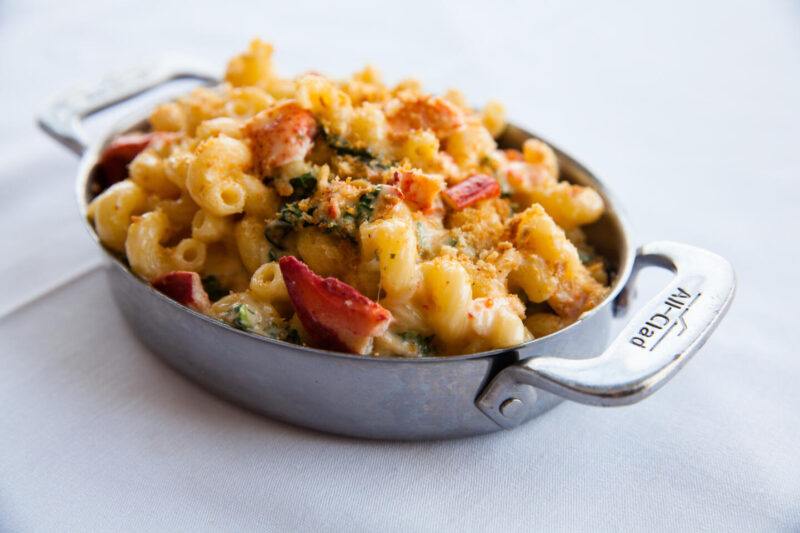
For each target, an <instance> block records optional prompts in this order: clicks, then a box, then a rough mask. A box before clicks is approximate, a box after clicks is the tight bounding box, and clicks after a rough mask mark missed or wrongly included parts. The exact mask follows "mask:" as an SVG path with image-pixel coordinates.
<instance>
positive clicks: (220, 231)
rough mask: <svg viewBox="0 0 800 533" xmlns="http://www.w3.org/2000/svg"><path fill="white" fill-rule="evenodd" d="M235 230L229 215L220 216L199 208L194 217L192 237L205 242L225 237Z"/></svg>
mask: <svg viewBox="0 0 800 533" xmlns="http://www.w3.org/2000/svg"><path fill="white" fill-rule="evenodd" d="M232 230H233V222H232V221H231V219H230V218H228V217H218V216H215V215H212V214H210V213H207V212H205V211H203V210H202V209H198V210H197V212H196V213H195V214H194V217H193V218H192V237H193V238H195V239H197V240H198V241H202V242H205V243H211V242H217V241H221V240H222V239H224V238H225V237H226V236H227V235H228V234H229V233H230V232H231V231H232Z"/></svg>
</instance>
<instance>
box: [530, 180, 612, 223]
mask: <svg viewBox="0 0 800 533" xmlns="http://www.w3.org/2000/svg"><path fill="white" fill-rule="evenodd" d="M526 198H527V199H528V201H530V202H535V203H538V204H540V205H541V206H542V207H544V209H545V211H547V214H548V215H550V216H551V217H553V220H555V222H556V224H558V225H559V226H561V227H562V228H563V229H565V230H569V229H572V228H577V227H578V226H583V225H584V224H591V223H592V222H595V221H596V220H597V219H598V218H600V216H601V215H602V214H603V211H604V209H605V205H604V204H603V198H602V197H601V196H600V194H599V193H598V192H597V191H595V190H594V189H590V188H589V187H582V186H580V185H572V184H571V183H567V182H563V181H562V182H560V183H558V184H556V185H554V186H552V187H534V188H533V189H531V190H530V191H529V192H528V193H527V194H526Z"/></svg>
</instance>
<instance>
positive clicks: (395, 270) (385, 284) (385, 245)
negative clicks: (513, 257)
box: [361, 218, 418, 300]
mask: <svg viewBox="0 0 800 533" xmlns="http://www.w3.org/2000/svg"><path fill="white" fill-rule="evenodd" d="M361 246H362V257H363V258H365V259H367V260H369V259H370V258H371V256H373V255H375V254H377V257H378V264H379V266H380V276H381V287H382V288H383V290H384V291H386V295H387V297H389V298H392V299H396V300H407V299H409V298H411V296H413V295H414V292H415V291H416V288H417V277H418V276H417V264H416V263H417V237H416V235H415V234H414V230H413V229H412V227H411V223H410V222H409V221H408V220H404V219H397V218H391V219H384V220H379V221H376V222H373V223H371V224H364V225H362V226H361Z"/></svg>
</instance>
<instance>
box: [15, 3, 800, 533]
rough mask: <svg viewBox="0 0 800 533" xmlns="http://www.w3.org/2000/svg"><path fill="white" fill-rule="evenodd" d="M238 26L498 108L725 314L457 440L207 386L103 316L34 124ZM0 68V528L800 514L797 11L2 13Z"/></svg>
mask: <svg viewBox="0 0 800 533" xmlns="http://www.w3.org/2000/svg"><path fill="white" fill-rule="evenodd" d="M254 36H262V37H264V38H265V39H267V40H270V41H272V42H273V43H274V44H275V45H276V49H277V54H276V55H277V61H278V65H279V68H281V70H282V71H283V72H287V73H293V72H302V71H305V70H308V69H317V70H323V71H325V72H329V73H331V74H334V75H344V74H346V73H349V72H352V71H354V70H355V69H357V68H360V67H361V66H362V64H364V63H366V62H373V63H375V64H377V65H378V66H379V67H381V69H382V70H383V71H384V73H385V74H386V77H387V78H388V79H390V80H397V79H399V78H400V77H402V76H404V75H406V74H409V73H413V74H416V75H418V76H419V77H420V78H422V79H423V80H424V81H425V82H426V85H427V86H428V87H430V88H431V89H433V90H437V91H440V90H443V89H445V88H446V87H448V86H455V87H459V88H462V89H464V90H465V91H466V92H467V94H468V96H469V97H470V100H471V101H473V102H475V104H476V105H482V104H483V102H485V101H486V100H487V99H489V98H496V99H499V100H501V101H503V102H504V104H505V105H506V107H507V109H508V111H509V115H510V116H511V117H513V119H514V121H515V122H517V123H518V124H520V125H523V126H525V127H528V128H530V129H532V130H534V131H537V132H539V133H541V134H542V135H544V136H545V137H547V138H549V139H550V140H552V141H553V142H554V143H555V144H557V145H559V146H562V147H564V148H566V149H567V150H568V151H569V152H570V153H572V154H574V155H576V156H577V157H578V158H579V159H580V160H581V161H583V162H585V163H586V164H588V166H589V167H590V168H592V169H593V170H594V171H595V172H597V174H598V175H599V176H601V178H602V179H604V180H605V181H606V183H607V184H608V185H609V186H610V187H611V188H612V189H613V190H614V191H615V192H616V194H617V196H618V197H619V199H620V200H621V201H622V204H623V205H624V206H625V207H626V208H627V211H628V214H629V216H630V219H631V220H632V221H633V222H634V228H635V232H636V238H637V241H638V242H646V241H648V240H655V239H671V240H677V241H683V242H687V243H690V244H695V245H698V246H702V247H706V248H708V249H711V250H713V251H715V252H717V253H719V254H721V255H723V256H725V257H727V258H728V259H729V260H730V261H731V262H732V263H733V264H734V266H735V268H736V270H737V274H738V277H739V290H738V294H737V297H736V301H735V302H734V305H733V308H732V309H731V312H730V313H729V315H728V317H727V318H726V320H725V321H724V322H723V324H722V325H721V326H720V328H719V330H718V331H717V333H716V334H715V335H714V336H713V337H712V338H711V340H710V341H709V343H708V344H707V345H706V347H705V348H703V350H702V351H701V352H700V353H699V354H698V356H697V357H696V359H695V360H694V361H692V362H691V363H690V364H689V365H688V366H687V367H686V368H685V369H684V370H682V371H681V372H680V374H678V376H677V377H676V378H675V379H674V380H673V382H672V383H670V384H669V385H668V386H666V387H665V388H664V389H663V390H661V391H659V392H658V393H657V394H656V395H655V396H653V397H652V398H650V399H648V400H646V401H645V402H643V403H641V404H638V405H635V406H631V407H626V408H620V409H598V408H590V407H585V406H580V405H575V404H564V405H562V406H560V407H558V408H557V409H556V410H554V411H552V412H550V413H548V414H547V415H545V416H543V417H541V418H540V419H537V420H535V421H533V422H531V423H529V424H527V425H525V426H523V427H520V428H518V429H515V430H513V431H509V432H500V433H497V434H494V435H490V436H484V437H479V438H473V439H464V440H459V441H450V442H433V443H392V442H369V441H359V440H351V439H344V438H339V437H332V436H328V435H324V434H319V433H315V432H311V431H306V430H303V429H299V428H295V427H291V426H288V425H285V424H281V423H277V422H273V421H270V420H268V419H265V418H262V417H259V416H257V415H255V414H252V413H250V412H247V411H245V410H243V409H240V408H237V407H235V406H232V405H230V404H228V403H225V402H223V401H221V400H218V399H216V398H215V397H213V396H211V395H209V394H207V393H206V392H204V391H203V390H202V389H200V388H198V387H196V386H194V385H193V384H191V383H189V382H187V381H186V380H185V379H183V378H182V377H180V376H179V375H177V374H175V373H174V372H173V371H171V370H170V369H168V368H167V367H166V366H164V365H163V364H161V363H160V362H159V361H158V360H157V359H155V358H154V357H153V356H152V355H150V354H149V352H147V350H145V349H144V348H143V347H142V346H141V345H140V344H139V343H138V341H137V340H136V339H135V338H134V337H133V336H132V334H131V333H130V331H129V330H128V329H127V327H126V325H125V323H124V322H123V321H122V320H121V318H120V316H119V314H118V312H117V311H116V309H115V307H114V306H113V304H112V302H111V300H110V295H109V292H108V289H107V287H106V284H105V281H104V278H103V275H102V269H101V268H98V267H97V265H98V264H99V260H100V254H99V252H98V251H97V250H96V248H95V246H94V244H93V243H92V242H91V240H90V239H89V237H88V236H87V235H86V234H85V231H84V229H83V227H82V224H83V223H82V222H81V221H80V220H79V217H78V215H77V211H76V208H75V202H74V198H73V196H72V187H73V179H74V174H75V170H76V166H77V161H76V159H75V158H74V157H72V155H71V154H69V153H68V152H67V151H65V150H64V149H62V148H60V147H58V146H57V145H56V144H55V143H53V142H52V141H50V140H48V139H47V138H45V136H44V135H43V134H41V133H40V132H39V131H37V130H36V128H35V125H34V117H35V114H36V111H37V109H38V108H40V107H41V106H42V104H43V103H45V102H46V100H47V99H48V98H49V97H51V96H52V95H53V94H54V93H56V92H57V91H58V90H62V89H66V88H68V87H70V86H72V85H74V84H75V83H77V82H79V81H84V80H89V81H90V80H91V79H97V78H99V77H101V76H102V75H104V74H105V73H107V72H109V71H113V70H115V69H120V68H122V67H125V66H128V65H133V64H139V63H141V62H142V61H143V60H146V59H147V58H153V57H157V56H159V55H160V54H161V53H163V52H164V51H165V50H170V51H173V50H174V51H179V52H183V53H186V54H190V55H195V56H198V57H201V58H204V59H207V60H208V61H209V62H210V63H212V64H217V65H219V66H220V70H222V67H223V65H224V60H225V59H226V58H227V57H229V56H231V55H233V54H234V53H236V52H237V51H239V50H241V49H243V48H244V47H245V46H246V44H247V42H248V41H249V39H250V38H251V37H254ZM0 79H2V83H0V102H2V111H3V113H2V120H0V295H1V296H0V316H2V318H0V405H2V408H0V531H231V530H235V531H246V530H257V531H443V530H452V531H536V530H540V531H561V530H565V531H566V530H590V531H605V530H687V529H692V530H709V531H712V530H713V531H733V530H737V531H740V530H763V531H776V530H798V529H799V528H800V452H799V451H798V450H799V448H798V446H799V445H798V443H799V442H800V387H799V386H798V383H800V357H798V353H797V352H798V350H797V347H796V344H795V342H794V341H792V337H791V336H790V332H791V331H792V330H795V329H796V317H797V309H796V302H797V300H798V293H797V288H796V281H795V280H796V276H797V274H796V265H797V264H798V262H799V261H800V254H798V251H797V247H798V243H797V233H796V232H797V230H798V228H799V227H800V216H798V214H797V210H796V205H797V197H798V194H800V187H798V178H800V162H799V158H798V150H797V146H798V142H799V141H800V104H799V103H798V100H799V98H798V95H800V7H799V6H798V4H797V3H792V2H788V1H776V2H706V3H696V2H690V1H681V2H672V3H663V5H656V4H653V3H651V4H649V5H644V4H642V3H638V2H619V3H616V4H615V5H613V6H609V5H607V4H605V3H594V2H576V1H570V2H559V3H555V2H553V3H542V4H538V3H537V4H534V3H522V2H520V3H502V4H501V3H499V2H495V3H492V4H488V3H485V2H484V3H468V2H458V3H444V2H435V1H426V2H416V1H415V2H403V3H394V4H384V5H379V4H377V3H375V4H373V3H354V2H346V1H345V2H341V1H340V2H331V3H326V4H322V5H320V6H313V5H311V4H308V5H300V4H299V3H294V2H282V3H275V4H274V5H270V4H269V3H267V2H260V3H253V4H249V3H234V2H207V3H206V2H192V3H191V4H186V5H182V4H181V3H179V2H173V1H167V0H164V1H159V2H142V1H135V2H134V1H131V2H120V3H117V4H113V3H111V2H101V1H98V0H85V1H83V2H81V3H80V4H77V3H69V2H54V1H53V2H22V1H6V2H0ZM113 115H114V113H112V114H111V115H110V116H107V117H105V118H103V119H101V120H100V122H101V123H103V122H108V121H109V120H111V118H112V117H113Z"/></svg>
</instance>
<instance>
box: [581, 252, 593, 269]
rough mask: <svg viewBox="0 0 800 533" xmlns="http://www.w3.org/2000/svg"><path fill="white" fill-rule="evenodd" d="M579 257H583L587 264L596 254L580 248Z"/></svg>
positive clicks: (583, 261) (584, 262)
mask: <svg viewBox="0 0 800 533" xmlns="http://www.w3.org/2000/svg"><path fill="white" fill-rule="evenodd" d="M578 257H580V258H581V262H582V263H583V264H584V265H585V264H586V263H591V262H592V260H594V257H595V256H594V254H592V253H589V252H585V251H583V250H580V251H578Z"/></svg>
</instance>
